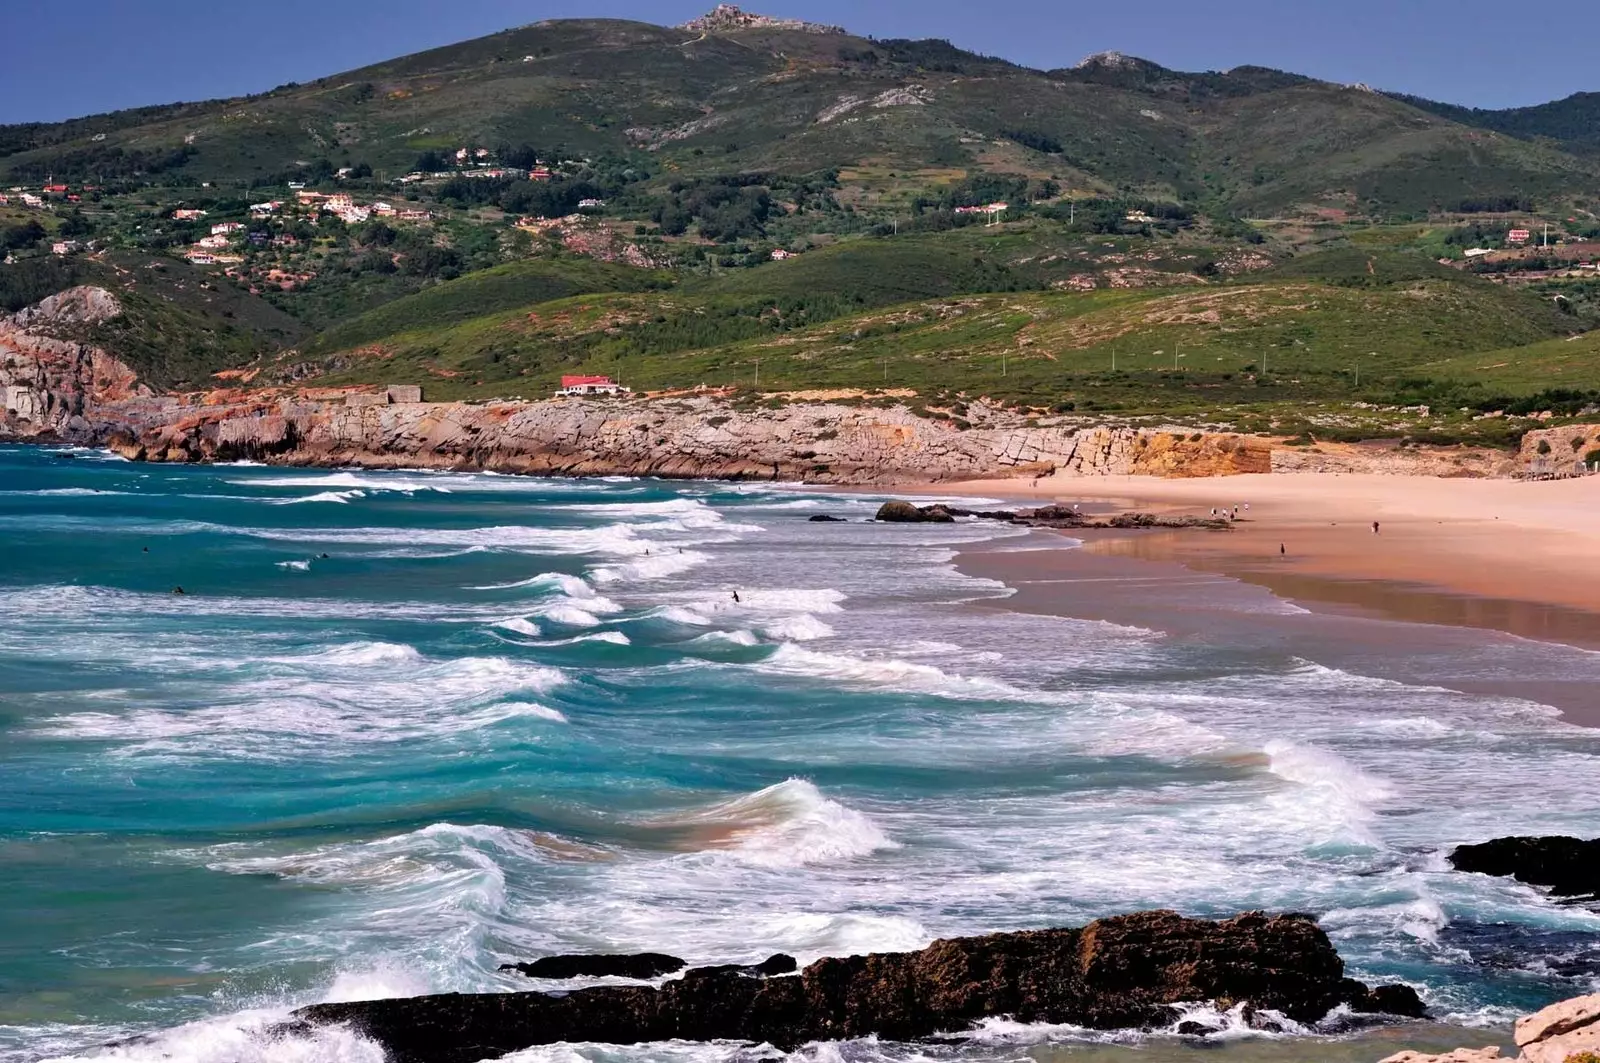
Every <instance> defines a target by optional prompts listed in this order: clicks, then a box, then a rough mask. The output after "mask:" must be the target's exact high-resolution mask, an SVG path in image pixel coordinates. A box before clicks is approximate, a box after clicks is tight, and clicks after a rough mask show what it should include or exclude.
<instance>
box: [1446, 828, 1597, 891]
mask: <svg viewBox="0 0 1600 1063" xmlns="http://www.w3.org/2000/svg"><path fill="white" fill-rule="evenodd" d="M1450 864H1451V866H1453V867H1454V868H1455V869H1456V870H1457V871H1477V872H1481V873H1482V874H1485V875H1500V876H1510V877H1512V878H1514V879H1516V880H1517V881H1518V882H1526V883H1527V884H1528V885H1530V886H1548V887H1549V888H1550V892H1551V893H1554V894H1556V895H1557V896H1559V897H1587V896H1591V895H1594V894H1596V893H1600V840H1595V841H1584V840H1582V839H1581V838H1565V837H1549V838H1496V839H1494V840H1493V841H1487V842H1484V843H1482V844H1481V845H1462V846H1458V847H1457V848H1456V850H1455V852H1453V853H1451V854H1450Z"/></svg>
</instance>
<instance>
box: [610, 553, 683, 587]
mask: <svg viewBox="0 0 1600 1063" xmlns="http://www.w3.org/2000/svg"><path fill="white" fill-rule="evenodd" d="M709 560H711V558H710V557H709V556H708V555H706V554H703V553H700V552H699V551H697V550H679V551H677V552H675V553H654V554H649V555H646V556H645V557H641V558H638V559H636V560H633V561H628V562H624V563H623V564H619V565H606V566H603V567H601V568H597V569H595V570H594V571H593V572H592V573H591V575H592V576H593V577H594V581H595V582H596V583H620V582H623V581H633V580H652V579H665V578H666V577H668V576H676V575H679V574H681V573H684V572H687V571H689V570H690V569H691V568H694V567H695V566H697V565H703V564H705V563H706V562H707V561H709Z"/></svg>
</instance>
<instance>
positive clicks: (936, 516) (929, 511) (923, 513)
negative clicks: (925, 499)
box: [874, 502, 956, 524]
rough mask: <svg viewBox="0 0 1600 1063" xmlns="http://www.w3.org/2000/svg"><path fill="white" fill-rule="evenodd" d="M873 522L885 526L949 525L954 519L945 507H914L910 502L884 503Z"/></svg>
mask: <svg viewBox="0 0 1600 1063" xmlns="http://www.w3.org/2000/svg"><path fill="white" fill-rule="evenodd" d="M874 519H875V520H881V521H883V522H885V523H887V524H951V523H954V521H955V519H956V518H955V517H954V516H953V515H952V514H951V513H950V510H949V509H948V508H947V507H945V506H914V505H912V504H911V503H910V502H885V503H884V504H883V505H881V506H879V507H878V515H877V516H876V517H875V518H874Z"/></svg>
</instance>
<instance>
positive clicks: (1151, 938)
mask: <svg viewBox="0 0 1600 1063" xmlns="http://www.w3.org/2000/svg"><path fill="white" fill-rule="evenodd" d="M769 962H771V961H769ZM1188 1001H1215V1002H1217V1003H1218V1004H1219V1005H1221V1006H1225V1007H1231V1006H1234V1005H1236V1004H1238V1003H1240V1002H1248V1003H1249V1004H1250V1005H1251V1009H1252V1010H1262V1009H1267V1010H1272V1011H1277V1012H1280V1013H1282V1014H1283V1015H1285V1016H1287V1017H1288V1018H1290V1019H1293V1020H1295V1021H1297V1022H1314V1021H1316V1020H1318V1019H1321V1018H1322V1017H1323V1016H1325V1015H1326V1014H1327V1013H1328V1012H1329V1011H1331V1010H1332V1009H1333V1008H1335V1007H1337V1006H1339V1005H1341V1004H1347V1005H1349V1006H1350V1007H1351V1009H1352V1010H1354V1011H1358V1012H1367V1013H1377V1012H1385V1013H1391V1014H1395V1015H1403V1016H1408V1017H1419V1016H1421V1015H1422V1013H1423V1010H1422V1004H1421V1001H1420V1000H1418V998H1417V995H1416V993H1415V992H1413V991H1412V990H1411V989H1409V988H1407V987H1405V986H1380V987H1378V988H1377V989H1369V988H1368V987H1366V986H1364V985H1362V984H1361V983H1360V982H1356V981H1354V980H1352V979H1348V978H1345V977H1344V963H1343V962H1342V961H1341V960H1340V959H1339V955H1338V953H1337V952H1335V951H1334V948H1333V946H1332V944H1330V943H1329V941H1328V938H1327V935H1325V934H1324V933H1323V932H1322V930H1321V929H1320V928H1318V926H1317V925H1316V923H1315V922H1314V921H1313V920H1312V919H1311V917H1310V916H1304V915H1286V916H1277V917H1272V918H1269V917H1267V916H1265V915H1262V914H1260V913H1255V914H1250V915H1242V916H1239V917H1237V918H1234V919H1229V920H1226V921H1222V922H1211V921H1208V920H1199V919H1185V918H1183V917H1182V916H1180V915H1178V914H1177V913H1175V912H1144V913H1140V914H1137V915H1128V916H1119V917H1117V918H1112V919H1100V920H1096V921H1095V922H1093V923H1090V924H1089V925H1088V926H1086V927H1084V928H1082V929H1064V930H1035V931H1026V932H1022V933H1015V934H991V935H988V936H985V937H974V938H956V939H951V940H947V941H937V942H934V943H933V944H932V945H930V946H929V947H928V948H926V949H923V950H922V951H920V952H908V953H898V954H886V955H871V956H851V957H848V958H843V959H824V960H818V961H817V962H816V963H813V964H811V965H810V966H809V967H807V968H806V969H805V970H804V971H802V972H801V973H800V974H799V975H798V976H797V977H780V978H755V977H748V976H746V975H744V974H742V973H737V972H725V971H719V970H716V969H711V968H706V969H702V973H700V974H698V975H697V976H696V977H693V978H689V977H686V978H684V979H682V980H679V981H671V982H667V983H666V984H665V985H663V986H661V987H660V988H659V989H658V988H655V987H653V986H601V987H597V988H592V989H582V990H578V991H575V992H571V993H564V994H554V993H505V994H488V995H476V996H464V995H460V994H451V995H448V996H434V997H420V998H415V999H410V1000H380V1001H371V1002H363V1003H347V1004H319V1005H316V1006H314V1007H309V1008H303V1009H301V1010H300V1011H298V1012H296V1017H297V1018H298V1019H299V1020H301V1021H302V1022H305V1023H308V1024H313V1025H332V1024H348V1025H350V1026H351V1027H353V1028H355V1029H356V1030H358V1031H360V1032H361V1033H363V1034H365V1035H367V1036H368V1037H371V1038H373V1039H374V1040H376V1041H377V1042H379V1043H380V1044H381V1045H383V1046H384V1048H385V1049H386V1050H387V1051H388V1054H389V1059H390V1060H391V1061H393V1063H474V1061H476V1060H481V1059H484V1058H486V1057H493V1056H501V1055H505V1054H507V1053H509V1052H515V1051H518V1050H520V1049H524V1048H528V1047H531V1046H533V1045H541V1044H554V1043H558V1042H603V1043H611V1044H637V1043H640V1042H649V1041H666V1040H673V1039H680V1040H688V1041H712V1040H739V1041H749V1042H754V1043H761V1042H765V1043H770V1044H772V1045H775V1046H777V1047H779V1048H782V1049H786V1050H787V1049H793V1048H795V1047H797V1046H799V1045H802V1044H805V1043H807V1042H810V1041H838V1040H848V1039H852V1038H859V1037H866V1036H868V1035H873V1034H876V1035H877V1036H879V1037H882V1038H884V1039H887V1040H897V1041H905V1040H912V1039H916V1038H921V1037H927V1036H929V1035H932V1034H936V1033H941V1032H959V1031H961V1030H964V1029H967V1028H969V1027H970V1026H971V1025H972V1024H973V1023H975V1022H977V1021H979V1020H981V1019H984V1018H988V1017H991V1016H1009V1017H1011V1018H1013V1019H1015V1020H1017V1021H1019V1022H1030V1023H1031V1022H1049V1023H1074V1024H1077V1025H1081V1026H1087V1027H1091V1028H1094V1029H1120V1028H1128V1027H1164V1026H1167V1025H1170V1024H1171V1022H1172V1021H1173V1019H1174V1017H1175V1016H1174V1012H1173V1010H1172V1007H1171V1006H1172V1005H1173V1004H1176V1003H1180V1002H1188Z"/></svg>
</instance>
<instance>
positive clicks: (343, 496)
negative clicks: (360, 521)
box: [273, 491, 367, 506]
mask: <svg viewBox="0 0 1600 1063" xmlns="http://www.w3.org/2000/svg"><path fill="white" fill-rule="evenodd" d="M365 497H367V493H366V492H365V491H319V492H317V493H316V494H314V495H306V496H305V497H304V498H279V499H274V500H273V505H276V506H296V505H299V504H300V503H302V502H338V503H340V504H342V505H348V504H349V502H350V500H351V499H353V498H365Z"/></svg>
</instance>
